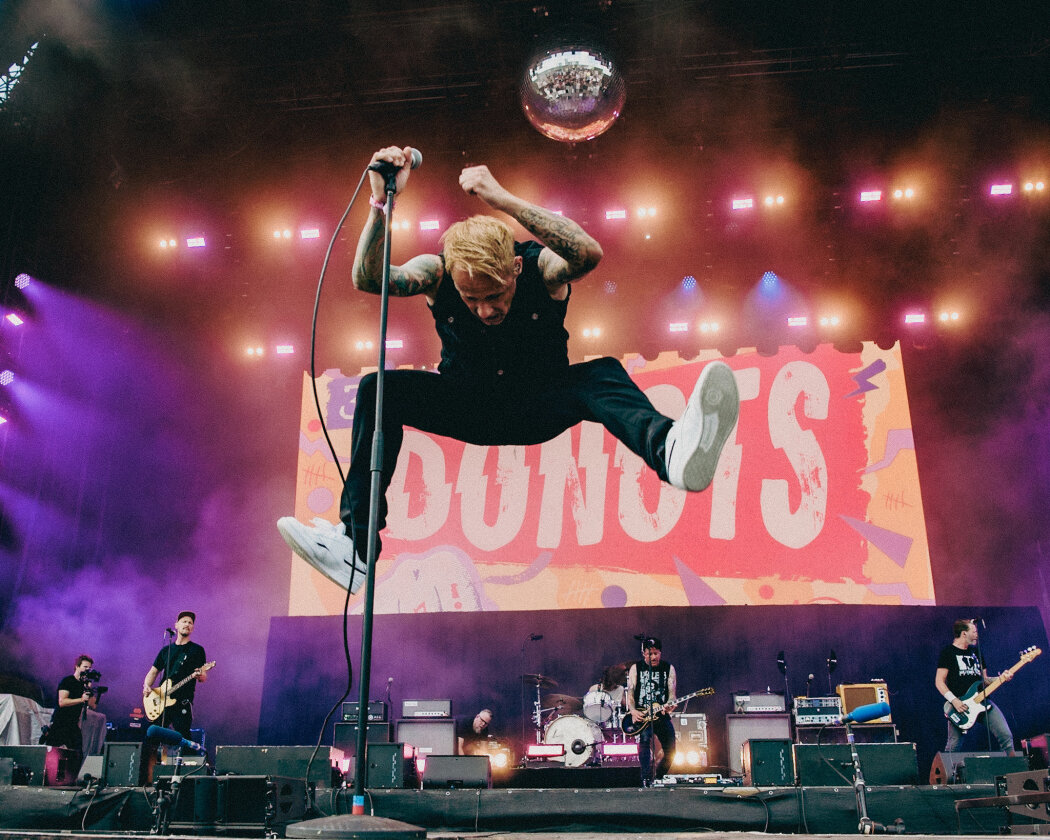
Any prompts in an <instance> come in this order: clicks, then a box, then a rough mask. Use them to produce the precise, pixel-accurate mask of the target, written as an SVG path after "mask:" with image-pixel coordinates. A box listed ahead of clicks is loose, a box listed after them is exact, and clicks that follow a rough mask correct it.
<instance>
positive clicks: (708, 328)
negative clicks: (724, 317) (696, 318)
mask: <svg viewBox="0 0 1050 840" xmlns="http://www.w3.org/2000/svg"><path fill="white" fill-rule="evenodd" d="M700 332H702V333H716V332H718V321H701V322H700Z"/></svg>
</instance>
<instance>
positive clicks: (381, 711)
mask: <svg viewBox="0 0 1050 840" xmlns="http://www.w3.org/2000/svg"><path fill="white" fill-rule="evenodd" d="M360 719H361V714H360V712H359V710H358V702H357V701H356V700H353V701H350V702H347V703H343V723H357V721H358V720H360ZM385 720H386V703H384V702H383V701H382V700H369V701H368V722H369V723H376V722H377V721H378V722H382V721H385Z"/></svg>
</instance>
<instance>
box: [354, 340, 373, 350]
mask: <svg viewBox="0 0 1050 840" xmlns="http://www.w3.org/2000/svg"><path fill="white" fill-rule="evenodd" d="M373 347H375V345H374V344H373V343H372V342H371V341H358V342H356V343H355V344H354V349H355V350H371V349H372V348H373Z"/></svg>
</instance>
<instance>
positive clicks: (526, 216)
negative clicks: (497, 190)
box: [517, 207, 590, 269]
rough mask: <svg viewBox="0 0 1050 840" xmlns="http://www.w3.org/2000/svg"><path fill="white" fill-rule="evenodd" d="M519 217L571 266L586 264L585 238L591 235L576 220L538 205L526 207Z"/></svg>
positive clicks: (525, 225)
mask: <svg viewBox="0 0 1050 840" xmlns="http://www.w3.org/2000/svg"><path fill="white" fill-rule="evenodd" d="M517 219H518V221H519V222H521V224H522V226H523V227H524V228H525V229H526V230H528V231H529V232H530V233H532V234H535V235H536V236H538V237H539V238H540V240H541V241H542V242H543V244H544V245H546V246H547V247H548V248H550V249H551V250H552V251H554V253H556V254H557V255H558V256H559V257H561V258H562V259H563V260H565V261H566V262H567V263H568V264H569V266H570V267H571V268H573V269H575V268H580V267H582V266H583V265H584V264H585V262H586V258H585V256H584V252H585V251H586V248H585V245H584V240H585V239H589V238H590V237H588V236H587V234H586V233H584V232H583V228H581V227H580V226H579V225H578V224H576V222H574V221H572V220H571V219H564V218H562V217H561V216H558V215H556V214H555V213H551V212H549V211H547V210H542V209H540V208H537V207H525V208H524V209H523V210H521V212H520V213H518V215H517Z"/></svg>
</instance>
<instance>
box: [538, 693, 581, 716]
mask: <svg viewBox="0 0 1050 840" xmlns="http://www.w3.org/2000/svg"><path fill="white" fill-rule="evenodd" d="M543 705H544V706H545V707H546V708H548V709H557V710H558V711H559V712H561V713H562V714H567V713H569V712H578V711H580V709H582V708H583V701H582V700H581V699H580V698H579V697H571V696H570V695H568V694H548V695H547V696H546V697H544V698H543Z"/></svg>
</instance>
